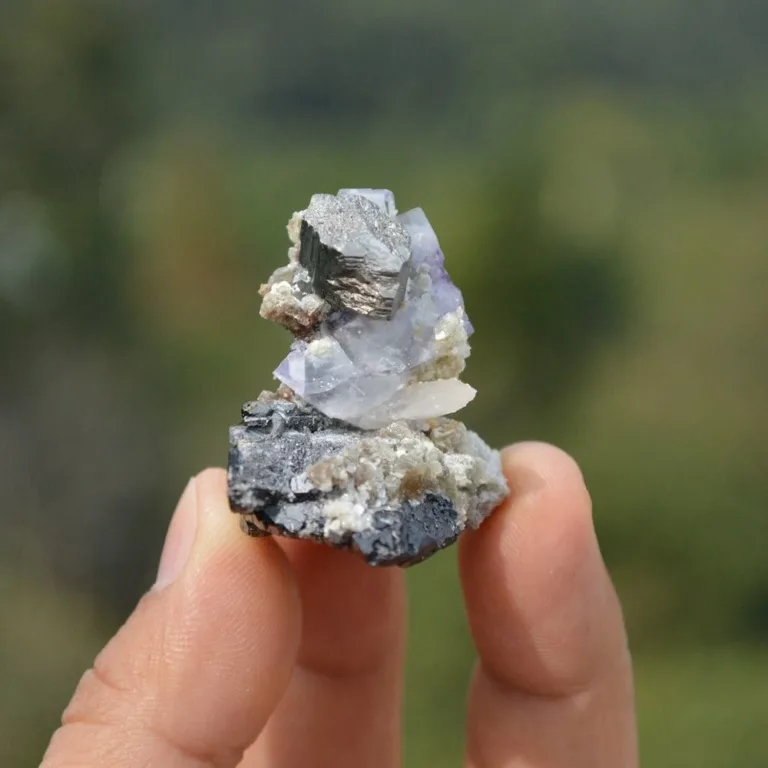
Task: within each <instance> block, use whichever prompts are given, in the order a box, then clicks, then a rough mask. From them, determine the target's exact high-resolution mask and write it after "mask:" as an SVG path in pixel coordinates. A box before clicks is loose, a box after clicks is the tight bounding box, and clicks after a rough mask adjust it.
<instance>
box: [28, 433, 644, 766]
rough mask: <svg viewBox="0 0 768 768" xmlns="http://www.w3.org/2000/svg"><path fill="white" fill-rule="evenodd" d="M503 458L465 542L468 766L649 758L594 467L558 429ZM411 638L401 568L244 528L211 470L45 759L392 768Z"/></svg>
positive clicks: (181, 509)
mask: <svg viewBox="0 0 768 768" xmlns="http://www.w3.org/2000/svg"><path fill="white" fill-rule="evenodd" d="M503 461H504V467H505V471H506V474H507V477H508V478H509V482H510V487H511V488H512V493H511V495H510V498H509V499H508V500H507V501H506V502H505V503H504V504H503V505H502V506H501V507H500V508H499V509H497V510H496V511H495V512H494V514H493V515H492V516H491V518H490V519H489V520H488V521H486V522H485V523H484V524H483V526H482V527H481V528H480V529H479V530H477V531H473V532H470V533H467V534H466V535H464V536H463V537H462V539H461V541H460V543H459V559H460V567H461V578H462V586H463V590H464V597H465V601H466V607H467V614H468V618H469V623H470V627H471V630H472V635H473V637H474V641H475V644H476V647H477V650H478V654H479V661H478V663H477V666H476V669H475V672H474V675H473V679H472V683H471V690H470V697H469V717H468V732H467V756H466V762H465V765H467V766H470V767H471V768H502V767H503V768H516V767H519V768H523V767H524V768H581V767H582V766H583V767H584V768H603V767H604V768H635V767H636V765H637V760H638V758H637V746H636V735H635V721H634V704H633V692H632V672H631V663H630V657H629V653H628V650H627V644H626V636H625V632H624V626H623V622H622V616H621V610H620V607H619V603H618V600H617V598H616V594H615V592H614V589H613V586H612V584H611V582H610V579H609V577H608V574H607V572H606V569H605V566H604V564H603V561H602V558H601V556H600V552H599V548H598V544H597V539H596V537H595V534H594V529H593V526H592V518H591V508H590V500H589V496H588V494H587V491H586V489H585V487H584V483H583V480H582V477H581V474H580V472H579V470H578V468H577V467H576V465H575V464H574V462H573V461H572V460H571V459H570V458H568V457H567V456H566V455H565V454H563V453H562V452H561V451H559V450H557V449H555V448H552V447H550V446H546V445H542V444H536V443H527V444H520V445H517V446H514V447H512V448H508V449H506V450H505V451H504V453H503ZM404 645H405V592H404V579H403V573H402V571H400V570H398V569H381V570H379V569H374V568H370V567H369V566H367V565H365V564H364V563H363V562H362V561H361V560H359V559H358V558H357V557H355V556H354V555H351V554H349V553H345V552H338V551H334V550H331V549H328V548H326V547H323V546H320V545H316V544H311V543H307V542H298V541H288V540H283V539H271V538H267V539H252V538H248V537H246V536H243V535H242V533H241V532H240V531H239V529H238V526H237V521H236V519H235V516H234V515H232V514H231V513H230V512H229V509H228V506H227V494H226V475H225V473H224V472H223V471H221V470H207V471H205V472H203V473H202V474H201V475H198V477H197V478H195V479H194V480H192V481H191V482H190V484H189V486H188V487H187V489H186V490H185V492H184V494H183V495H182V498H181V500H180V501H179V505H178V507H177V509H176V512H175V514H174V517H173V520H172V522H171V525H170V528H169V531H168V536H167V539H166V544H165V549H164V552H163V556H162V559H161V564H160V569H159V574H158V581H157V584H156V585H155V587H154V588H153V589H152V590H151V591H150V592H149V593H148V594H147V595H146V596H145V597H144V598H143V599H142V600H141V602H140V603H139V605H138V607H137V608H136V610H135V612H134V613H133V615H132V616H131V617H130V618H129V619H128V621H127V622H126V624H125V625H124V626H123V627H122V629H121V630H120V631H119V632H118V633H117V635H116V636H115V637H114V638H113V639H112V640H111V641H110V642H109V643H108V644H107V646H106V647H105V648H104V650H103V651H102V652H101V653H100V654H99V656H98V657H97V659H96V661H95V663H94V666H93V669H92V670H90V671H88V672H86V674H85V675H84V676H83V678H82V680H81V681H80V684H79V686H78V688H77V691H76V692H75V695H74V698H73V699H72V701H71V703H70V704H69V706H68V707H67V709H66V711H65V713H64V717H63V725H62V727H61V728H60V729H59V730H58V731H57V732H56V733H55V734H54V736H53V738H52V740H51V744H50V746H49V748H48V751H47V752H46V755H45V757H44V760H43V766H42V768H73V767H74V766H77V768H107V767H108V768H128V767H129V766H130V768H150V767H154V766H158V767H161V768H235V766H241V768H322V767H325V766H328V768H330V767H331V766H332V767H333V768H344V767H345V766H350V767H354V768H363V767H364V768H393V767H394V766H397V765H399V763H400V751H401V749H400V707H401V691H402V668H403V653H404Z"/></svg>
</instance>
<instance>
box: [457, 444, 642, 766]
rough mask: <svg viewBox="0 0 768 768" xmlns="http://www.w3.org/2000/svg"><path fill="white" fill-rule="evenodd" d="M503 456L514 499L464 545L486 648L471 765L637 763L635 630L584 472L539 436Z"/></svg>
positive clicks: (465, 582)
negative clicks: (598, 532) (603, 550)
mask: <svg viewBox="0 0 768 768" xmlns="http://www.w3.org/2000/svg"><path fill="white" fill-rule="evenodd" d="M503 464H504V470H505V473H506V475H507V478H508V480H509V483H510V487H511V489H512V491H511V494H510V497H509V499H508V500H507V501H506V502H505V503H504V504H503V505H502V506H501V507H500V508H499V509H498V510H496V512H494V514H493V515H492V516H491V518H490V519H489V520H488V521H487V522H486V523H485V524H483V526H482V527H481V528H480V529H479V530H478V531H474V532H472V533H470V534H468V535H467V536H466V537H464V539H463V541H462V542H461V545H460V568H461V577H462V586H463V589H464V595H465V600H466V606H467V614H468V617H469V622H470V627H471V630H472V634H473V637H474V641H475V644H476V646H477V650H478V653H479V656H480V661H479V664H478V667H477V670H476V672H475V676H474V680H473V684H472V691H471V696H470V707H469V722H468V756H467V761H468V762H467V764H468V765H469V766H473V767H478V768H479V766H483V768H486V767H488V768H491V767H492V766H505V767H508V766H512V765H518V764H519V765H525V766H526V767H530V768H539V766H541V768H543V766H547V768H560V767H561V766H562V768H566V766H567V768H576V767H577V766H585V767H586V766H589V768H599V766H606V768H608V767H609V766H610V768H634V766H636V765H637V746H636V736H635V725H634V705H633V693H632V675H631V664H630V659H629V652H628V649H627V642H626V635H625V631H624V625H623V620H622V615H621V609H620V606H619V602H618V599H617V597H616V593H615V591H614V589H613V585H612V584H611V581H610V578H609V576H608V573H607V570H606V568H605V565H604V563H603V560H602V557H601V555H600V550H599V546H598V543H597V538H596V536H595V531H594V527H593V525H592V515H591V502H590V498H589V494H588V493H587V490H586V488H585V486H584V481H583V478H582V475H581V472H580V471H579V469H578V467H577V466H576V464H575V462H574V461H573V460H572V459H571V458H570V457H568V456H567V455H566V454H564V453H563V452H562V451H560V450H558V449H556V448H553V447H551V446H547V445H543V444H537V443H524V444H520V445H517V446H514V447H512V448H509V449H507V450H505V451H504V453H503Z"/></svg>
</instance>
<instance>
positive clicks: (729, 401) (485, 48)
mask: <svg viewBox="0 0 768 768" xmlns="http://www.w3.org/2000/svg"><path fill="white" fill-rule="evenodd" d="M761 9H762V6H760V5H759V4H758V3H756V2H753V1H752V0H738V2H735V3H728V4H726V3H725V0H718V2H714V3H709V4H707V6H706V7H700V6H699V5H697V4H694V3H693V2H692V0H676V2H673V3H660V2H652V3H646V4H644V5H642V6H639V5H632V6H630V4H627V3H619V4H614V5H612V6H610V7H608V6H606V5H605V4H598V3H593V2H586V3H579V4H574V3H568V2H566V1H565V0H552V1H551V2H548V3H544V4H541V3H528V4H523V5H522V6H521V5H519V4H518V5H509V6H507V5H500V4H498V3H495V2H494V3H493V4H491V3H490V0H478V2H476V3H475V4H473V5H472V7H471V9H470V10H468V7H467V6H466V4H462V3H456V2H440V3H436V2H432V0H429V1H428V2H425V3H420V4H418V5H415V6H414V5H413V4H408V3H406V2H404V0H393V2H391V3H387V4H386V5H383V6H379V7H375V8H374V7H373V6H370V7H366V8H365V9H363V8H362V7H361V6H360V5H359V4H356V3H351V2H349V0H335V2H332V3H328V4H325V5H323V6H322V8H321V7H320V6H315V5H313V4H312V3H310V2H308V0H301V1H300V0H291V2H282V3H267V2H258V3H250V2H249V3H246V2H231V3H226V4H222V5H220V6H214V5H206V4H203V3H186V2H185V3H181V2H179V1H178V0H173V1H171V2H166V3H154V4H153V3H147V2H137V3H134V4H132V5H131V6H130V8H129V7H128V6H127V5H125V4H121V3H117V2H108V1H107V0H104V1H103V2H98V1H97V0H73V1H72V2H69V3H64V4H62V3H28V2H23V0H9V1H8V2H7V3H5V4H4V5H3V6H2V8H1V9H0V364H1V365H2V367H1V368H0V370H1V371H2V374H1V375H0V525H1V526H2V530H3V535H2V536H0V597H1V598H2V599H0V679H2V681H3V683H4V685H3V686H0V688H2V690H3V695H2V696H0V762H3V764H8V765H14V766H15V765H22V764H30V765H31V764H33V763H34V761H35V759H36V758H37V757H38V752H37V750H40V749H41V748H42V743H43V741H44V740H45V737H46V735H47V733H48V732H49V731H50V729H51V728H53V727H54V724H55V718H56V715H57V712H58V710H60V708H61V706H62V704H63V701H64V698H65V696H66V695H67V694H68V692H69V690H70V688H71V686H72V685H74V682H75V680H76V679H77V677H78V676H79V674H80V672H81V669H82V666H83V664H85V663H87V659H88V658H89V657H90V655H91V654H92V652H93V650H94V649H95V648H96V647H97V645H98V644H99V642H100V641H101V640H102V638H103V637H105V636H106V634H107V633H108V632H109V631H110V629H111V628H112V627H114V625H115V623H116V622H117V621H118V619H119V617H120V616H121V615H122V614H124V613H125V611H127V610H128V609H129V607H130V606H131V605H132V603H133V601H134V599H135V596H136V595H137V594H138V593H139V591H140V590H141V589H142V588H143V587H144V586H145V585H146V583H147V582H148V580H149V578H151V576H150V574H151V569H152V567H153V564H154V562H155V559H156V555H157V551H158V549H159V547H160V543H161V536H162V528H163V526H164V525H165V521H166V518H167V513H168V511H169V510H170V507H171V506H172V502H173V498H174V496H175V494H176V493H177V492H178V491H179V490H180V488H181V487H182V486H183V483H184V481H185V479H186V477H188V476H189V474H191V473H192V472H195V471H197V470H198V469H199V468H200V467H201V466H203V465H205V464H221V463H222V462H223V461H224V457H225V455H226V426H227V425H228V423H230V422H232V421H234V420H235V419H236V418H237V414H238V407H239V404H240V402H241V401H243V400H245V399H247V398H248V397H252V396H253V395H255V394H256V393H257V392H258V391H259V390H260V389H262V388H266V387H269V386H271V383H272V382H271V375H270V371H271V370H272V368H273V367H274V365H275V364H276V363H277V362H278V361H279V359H280V356H281V354H282V352H283V350H284V346H285V344H286V341H287V339H286V337H285V335H284V334H282V333H281V332H280V331H279V329H276V328H272V327H269V326H268V325H267V324H266V323H261V322H260V321H259V320H258V303H257V295H256V289H257V286H258V284H259V282H260V281H261V280H263V278H264V276H265V275H266V274H268V272H269V271H270V270H271V269H272V268H274V266H276V265H277V264H279V263H281V262H282V261H283V260H284V257H285V250H286V247H287V240H286V237H285V233H284V229H283V226H284V223H285V221H286V219H287V218H288V215H289V213H290V211H292V210H294V209H297V208H300V207H302V206H303V205H304V204H305V203H306V200H307V198H308V195H309V194H311V193H312V192H314V191H317V190H330V191H332V190H334V189H337V188H339V187H342V186H351V185H380V186H387V187H390V188H392V189H394V190H395V191H396V193H397V195H398V200H399V203H400V206H401V208H407V207H411V206H415V205H422V206H423V207H424V208H425V209H426V211H427V213H428V215H429V216H430V219H431V220H432V222H433V223H434V225H435V228H436V230H437V232H438V233H439V234H440V237H441V241H442V244H443V247H444V250H445V252H446V254H447V258H448V263H449V265H450V268H451V272H452V274H454V276H455V277H456V280H457V282H458V283H459V284H460V285H461V286H462V288H463V289H464V291H465V295H466V300H467V305H468V309H469V312H470V315H471V317H472V319H473V322H474V324H475V327H476V329H477V333H476V335H475V337H474V338H473V346H474V354H473V357H472V359H471V361H470V365H469V368H468V371H467V378H468V380H469V381H470V382H471V383H473V384H474V385H475V386H476V387H477V388H478V390H479V393H480V394H479V396H478V398H477V400H476V402H474V403H473V404H472V405H471V406H470V407H469V408H468V409H467V410H466V412H465V415H466V420H467V421H468V422H469V423H470V424H471V426H473V427H475V428H477V429H478V430H479V431H481V432H482V433H483V434H484V435H485V436H487V437H488V438H489V439H490V440H492V441H493V442H495V443H497V444H501V443H502V442H508V441H512V440H516V439H528V438H535V439H548V440H553V441H556V442H559V443H561V444H563V445H564V447H566V448H567V449H568V450H570V451H571V452H572V453H574V455H575V456H576V457H577V458H578V459H579V460H580V461H581V463H582V465H583V468H584V471H585V474H586V476H587V479H588V481H589V484H590V488H591V491H592V495H593V498H594V501H595V514H596V520H597V524H598V529H599V532H600V535H601V539H602V542H603V546H604V550H605V553H606V557H607V559H608V561H609V563H610V565H611V567H612V569H613V572H614V574H615V576H616V579H617V582H618V585H619V589H620V592H621V596H622V599H623V601H624V604H625V608H626V613H627V618H628V622H629V625H630V630H631V636H632V639H633V643H634V646H635V648H636V649H637V651H638V658H639V670H640V680H639V690H640V703H641V723H642V725H643V728H644V741H646V743H648V744H649V745H650V746H649V752H648V755H650V760H651V762H653V763H654V764H658V765H664V764H665V763H663V762H662V760H663V759H667V761H668V762H667V763H666V764H669V765H673V764H680V761H679V760H678V761H677V762H676V763H675V762H670V760H671V758H670V755H674V754H675V753H674V750H673V749H672V747H673V746H676V745H679V744H681V743H684V744H686V746H691V747H692V746H694V745H695V744H698V745H699V747H697V748H698V749H699V752H697V753H695V754H696V755H697V761H696V763H697V765H700V766H702V768H706V767H707V766H710V765H711V766H720V765H729V766H730V765H735V764H739V765H747V764H762V762H765V757H766V755H767V754H768V752H767V751H766V749H765V745H762V746H761V745H760V743H759V741H760V740H759V739H758V738H756V736H755V734H756V733H757V730H758V729H757V726H756V723H758V722H759V721H760V720H761V719H763V720H764V718H765V715H766V710H765V703H764V701H763V700H761V699H759V697H758V696H757V695H751V694H750V695H746V696H744V697H741V698H740V697H739V692H740V691H741V690H742V689H743V688H744V687H746V684H747V683H746V682H745V681H749V680H751V679H752V678H753V677H755V676H757V675H760V674H762V675H764V674H765V672H766V671H768V659H766V658H765V657H764V655H763V654H762V652H761V651H760V649H759V645H760V643H762V642H764V640H765V636H766V632H768V618H766V617H768V565H766V563H768V560H767V559H766V558H765V556H764V549H765V547H764V543H765V541H766V539H768V528H767V527H766V526H768V517H766V515H765V514H764V510H765V507H766V504H767V503H768V484H767V483H766V480H765V478H766V476H767V475H766V471H765V470H766V456H767V455H768V442H767V440H766V435H768V423H767V422H766V419H768V416H766V411H765V408H764V407H763V402H762V401H763V399H764V392H765V390H766V387H767V386H768V353H766V347H765V344H764V334H765V330H766V327H768V303H766V302H765V286H766V284H768V261H766V259H765V257H764V256H765V242H766V240H768V231H766V226H768V225H766V224H765V223H764V221H765V217H764V210H765V204H766V201H768V141H767V140H766V138H765V137H766V136H768V132H767V131H766V128H768V124H767V123H768V111H767V110H766V108H765V107H766V105H765V103H763V101H762V97H761V96H760V93H759V91H757V90H754V91H749V94H750V97H749V98H746V97H743V95H742V94H740V93H739V91H740V90H741V89H744V90H745V91H747V90H748V89H749V87H750V86H749V84H750V83H751V82H752V81H753V80H754V79H755V78H757V77H758V76H759V75H760V74H761V73H762V71H763V70H764V69H765V59H766V54H767V52H766V48H765V45H764V40H765V34H766V24H767V23H768V18H766V15H765V13H764V11H763V10H761ZM616 85H620V86H621V92H622V95H621V97H619V96H618V95H617V92H616V90H615V86H616ZM724 85H728V90H729V91H731V92H730V93H729V94H727V95H725V94H723V88H724ZM755 94H756V95H755ZM702 96H706V99H702V98H701V97H702ZM409 578H410V581H411V587H412V594H413V608H412V614H413V616H412V619H413V621H412V624H413V639H414V645H413V652H412V654H411V659H410V662H409V675H410V677H409V688H408V706H409V720H408V728H409V731H408V744H409V759H410V764H412V765H414V766H416V765H442V764H448V763H449V762H450V761H451V760H453V761H454V762H455V760H454V757H455V755H456V753H457V750H458V749H460V744H461V719H462V710H463V699H464V684H465V680H466V675H467V672H468V668H469V665H470V664H471V656H472V651H471V644H470V642H469V638H468V636H467V633H466V629H465V627H464V622H463V617H462V612H461V611H462V609H461V603H460V597H459V593H458V584H457V580H456V573H455V569H454V564H453V553H452V552H447V553H445V554H442V555H440V556H438V557H436V558H435V559H434V560H433V561H430V562H429V563H427V564H425V565H424V566H420V567H419V568H418V569H416V570H414V571H413V572H412V573H411V574H410V577H409ZM436 593H440V595H441V599H440V600H434V595H435V594H436ZM49 636H56V637H57V638H59V639H60V649H61V650H60V652H58V651H57V650H56V649H54V650H52V649H51V646H50V644H48V643H46V642H43V641H41V638H44V639H47V638H48V637H49ZM437 637H440V638H441V640H440V643H439V647H436V644H435V638H437ZM740 644H743V645H745V646H746V645H750V644H751V646H752V650H749V651H742V650H741V645H740ZM19 660H22V662H23V663H21V664H20V663H19ZM702 681H705V682H706V683H709V685H705V684H704V683H702ZM718 692H719V693H718ZM668 701H673V702H674V706H675V712H672V713H667V716H662V715H663V714H664V707H665V703H666V702H668ZM726 707H727V709H728V712H727V713H726V712H725V709H726ZM681 711H685V712H686V713H687V714H686V716H685V717H679V713H680V712H681ZM726 714H729V716H730V717H731V720H732V721H733V723H734V724H735V725H734V727H733V728H730V729H726V728H724V727H723V728H722V730H718V729H717V728H716V727H714V726H713V724H716V723H718V722H723V720H722V718H723V717H724V716H725V715H726ZM673 722H674V727H673V726H672V725H671V723H673ZM736 725H737V726H738V727H736ZM729 733H730V734H733V735H732V736H729ZM9 734H13V736H12V737H10V736H9ZM16 734H22V735H23V737H22V738H16V737H15V736H16ZM446 734H447V735H446ZM6 745H13V747H11V746H6ZM11 748H12V749H13V751H9V752H7V753H4V752H3V749H6V750H10V749H11ZM761 750H762V751H761ZM686 754H694V753H693V752H692V751H691V750H690V749H687V750H686ZM648 755H646V758H647V759H649V758H648ZM707 760H709V762H707ZM750 761H751V762H750Z"/></svg>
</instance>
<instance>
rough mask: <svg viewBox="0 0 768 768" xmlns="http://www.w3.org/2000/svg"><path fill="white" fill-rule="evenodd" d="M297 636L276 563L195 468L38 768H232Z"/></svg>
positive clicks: (219, 477) (209, 476) (208, 475)
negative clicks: (156, 552) (147, 567)
mask: <svg viewBox="0 0 768 768" xmlns="http://www.w3.org/2000/svg"><path fill="white" fill-rule="evenodd" d="M299 636H300V614H299V604H298V596H297V593H296V587H295V584H294V582H293V578H292V575H291V573H290V568H289V566H288V563H287V562H286V558H285V556H284V555H283V553H282V552H281V550H280V548H279V547H278V546H277V545H276V544H275V543H274V542H273V541H271V540H269V539H251V538H249V537H247V536H244V535H243V534H242V533H241V532H240V531H239V530H238V526H237V521H236V519H235V516H234V515H233V514H232V513H231V512H230V511H229V508H228V504H227V494H226V475H225V473H224V472H223V471H221V470H208V471H206V472H204V473H202V474H201V475H199V476H198V477H197V478H196V479H195V480H193V481H192V482H191V483H190V485H189V486H188V487H187V490H186V491H185V493H184V495H183V497H182V499H181V501H180V502H179V506H178V508H177V511H176V513H175V514H174V518H173V521H172V523H171V526H170V528H169V532H168V538H167V540H166V546H165V549H164V554H163V557H162V559H161V565H160V571H159V574H158V582H157V584H156V586H155V588H154V589H153V590H152V591H150V593H149V594H148V595H146V596H145V597H144V598H143V599H142V600H141V602H140V603H139V605H138V607H137V608H136V611H135V612H134V613H133V615H132V616H131V617H130V618H129V619H128V621H127V622H126V624H125V625H124V626H123V627H122V629H121V630H120V631H119V632H118V633H117V635H116V636H115V637H114V638H113V639H112V640H111V641H110V642H109V644H108V645H107V646H106V648H105V649H104V650H103V651H102V652H101V653H100V654H99V656H98V658H97V659H96V661H95V663H94V666H93V669H92V670H90V671H89V672H87V673H86V674H85V676H84V677H83V679H82V680H81V682H80V685H79V686H78V689H77V692H76V693H75V696H74V698H73V699H72V702H71V703H70V705H69V707H68V708H67V710H66V712H65V713H64V717H63V725H62V727H61V728H60V729H59V730H58V731H57V733H56V734H55V735H54V738H53V739H52V741H51V744H50V746H49V749H48V752H47V753H46V756H45V758H44V761H43V766H44V768H64V766H67V767H68V768H71V766H75V765H77V766H79V768H96V766H98V767H99V768H102V767H103V766H107V765H108V766H110V768H123V767H125V768H127V767H128V766H130V767H131V768H136V767H137V766H150V765H152V766H154V765H158V766H160V765H162V766H164V767H165V766H167V767H168V768H202V767H203V766H215V767H216V768H229V766H235V765H237V764H238V762H239V761H240V759H241V757H242V754H243V750H244V749H245V748H246V746H247V745H248V744H250V743H251V742H252V741H253V740H254V739H255V738H256V736H257V735H258V733H259V731H260V730H261V729H262V728H263V726H264V723H265V722H266V721H267V718H268V717H269V715H270V713H271V712H272V710H273V709H274V707H275V706H276V704H277V702H278V701H279V699H280V698H281V696H282V695H283V693H284V690H285V688H286V686H287V684H288V681H289V679H290V674H291V669H292V666H293V664H294V662H295V657H296V653H297V650H298V643H299Z"/></svg>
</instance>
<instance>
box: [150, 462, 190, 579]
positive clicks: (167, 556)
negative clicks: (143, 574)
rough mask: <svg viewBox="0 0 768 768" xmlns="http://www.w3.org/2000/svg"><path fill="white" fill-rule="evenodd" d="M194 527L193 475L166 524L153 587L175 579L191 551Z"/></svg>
mask: <svg viewBox="0 0 768 768" xmlns="http://www.w3.org/2000/svg"><path fill="white" fill-rule="evenodd" d="M196 529H197V491H196V488H195V478H194V477H193V478H192V479H191V480H190V481H189V482H188V483H187V487H186V488H185V489H184V492H183V493H182V494H181V498H180V499H179V503H178V504H177V505H176V511H175V512H174V513H173V517H172V518H171V524H170V525H169V526H168V533H167V534H166V536H165V544H164V545H163V554H162V555H161V556H160V565H159V567H158V569H157V579H156V580H155V586H154V587H153V589H163V588H164V587H167V586H168V585H169V584H172V583H173V582H174V581H176V579H177V578H178V576H179V574H180V573H181V571H182V570H183V568H184V565H185V564H186V562H187V559H188V558H189V553H190V552H191V551H192V544H193V543H194V541H195V531H196Z"/></svg>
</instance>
